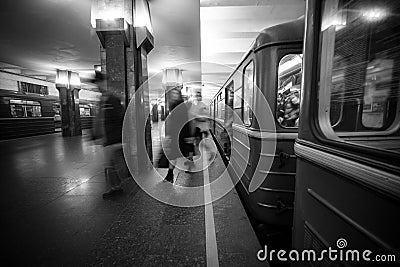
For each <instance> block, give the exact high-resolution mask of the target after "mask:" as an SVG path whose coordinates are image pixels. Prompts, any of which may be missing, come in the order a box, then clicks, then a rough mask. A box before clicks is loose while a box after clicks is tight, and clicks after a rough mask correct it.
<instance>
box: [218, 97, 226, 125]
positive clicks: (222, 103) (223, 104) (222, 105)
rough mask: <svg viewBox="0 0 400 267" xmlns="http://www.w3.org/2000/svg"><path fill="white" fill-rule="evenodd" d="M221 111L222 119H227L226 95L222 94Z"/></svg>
mask: <svg viewBox="0 0 400 267" xmlns="http://www.w3.org/2000/svg"><path fill="white" fill-rule="evenodd" d="M219 104H220V110H221V116H220V117H219V118H220V119H223V120H224V119H225V94H221V97H220V101H219Z"/></svg>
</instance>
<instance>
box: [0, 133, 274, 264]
mask: <svg viewBox="0 0 400 267" xmlns="http://www.w3.org/2000/svg"><path fill="white" fill-rule="evenodd" d="M0 151H1V154H0V157H1V160H0V170H1V175H0V176H1V179H0V184H1V188H2V189H3V190H2V193H1V194H0V203H1V204H0V205H1V233H2V234H1V242H2V247H3V249H2V252H1V265H2V266H10V265H12V266H20V265H29V266H37V265H40V266H99V265H100V266H268V264H267V263H266V262H260V261H258V259H257V252H258V251H259V250H260V249H261V245H260V244H259V242H258V240H257V237H256V235H255V233H254V231H253V228H252V226H251V224H250V221H249V219H248V217H247V215H246V212H245V210H244V208H243V206H242V203H241V202H240V199H239V197H238V195H237V193H236V191H235V189H234V188H233V189H232V190H230V191H229V192H228V193H227V194H226V195H225V196H223V197H222V198H220V199H218V200H216V201H214V202H212V204H208V205H202V206H197V207H177V206H171V205H168V204H165V203H163V202H160V201H158V200H156V199H154V198H153V197H151V196H150V195H148V194H147V193H146V192H145V191H144V190H142V188H140V187H139V186H138V184H137V183H136V182H135V180H134V179H132V178H129V179H126V180H125V181H124V185H123V189H124V192H123V194H121V195H119V196H117V197H115V198H112V199H108V200H104V199H103V198H102V193H103V192H105V191H106V184H105V178H104V167H103V166H104V165H103V164H104V156H103V153H102V152H103V147H102V146H101V145H96V144H95V143H94V142H93V141H91V140H90V135H89V132H88V131H84V133H83V135H82V136H78V137H70V138H63V137H62V136H61V133H56V134H50V135H43V136H35V137H29V138H21V139H14V140H8V141H2V142H0ZM223 169H224V165H223V163H222V160H221V158H220V157H219V156H217V157H216V159H215V160H214V162H213V163H212V164H211V165H210V166H209V167H208V168H206V169H205V170H204V171H199V172H194V173H185V172H184V171H179V170H175V177H176V179H175V182H174V184H170V183H168V182H163V181H162V179H160V180H159V181H158V182H156V183H155V184H154V186H157V187H159V189H163V188H166V187H168V188H169V189H168V190H170V191H168V192H169V194H171V192H175V193H176V194H180V192H181V191H180V190H181V188H182V187H190V186H200V187H201V186H202V185H204V184H207V183H208V182H209V181H213V179H215V177H217V176H219V175H220V173H221V171H222V170H223ZM157 172H159V173H160V177H162V176H164V175H165V174H166V172H167V169H157ZM204 188H206V189H204V191H203V193H204V194H203V196H204V197H205V198H210V199H212V195H213V194H215V192H217V191H218V188H213V187H212V186H210V187H204ZM207 190H208V191H207ZM171 196H172V197H173V194H171ZM185 197H188V198H191V197H193V196H190V195H187V196H185Z"/></svg>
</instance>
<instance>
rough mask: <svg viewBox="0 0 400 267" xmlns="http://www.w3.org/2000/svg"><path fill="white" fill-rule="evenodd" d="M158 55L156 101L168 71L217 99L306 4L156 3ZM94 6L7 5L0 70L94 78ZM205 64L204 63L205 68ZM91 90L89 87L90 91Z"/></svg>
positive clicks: (78, 0)
mask: <svg viewBox="0 0 400 267" xmlns="http://www.w3.org/2000/svg"><path fill="white" fill-rule="evenodd" d="M149 3H150V11H151V17H152V18H151V19H152V25H153V31H154V32H153V35H154V39H155V48H154V49H153V50H152V51H151V52H150V54H149V55H148V71H149V77H150V81H149V84H150V89H151V91H150V95H151V97H152V98H154V97H156V96H157V95H158V94H160V93H161V92H162V89H161V88H162V87H161V78H162V70H163V69H164V68H169V67H178V68H180V69H182V73H183V81H184V85H185V86H191V85H189V84H192V85H193V84H195V86H198V87H200V86H201V85H204V86H202V88H203V97H204V100H205V101H207V99H210V98H211V96H212V95H213V94H214V93H215V91H216V90H217V88H218V85H221V84H222V83H223V81H224V80H225V79H226V78H227V76H228V75H229V73H230V72H231V71H232V68H233V67H234V66H235V65H236V64H237V63H239V62H240V59H241V58H242V57H243V55H244V53H245V52H246V51H247V50H248V49H249V47H250V45H251V43H252V42H253V40H254V39H255V37H256V36H257V33H258V32H260V31H261V30H262V29H263V28H265V27H268V26H271V25H275V24H278V23H281V22H285V21H289V20H293V19H296V18H298V17H300V16H302V15H303V14H304V9H305V1H304V0H200V1H199V0H151V1H149ZM90 8H91V2H90V0H34V1H32V0H1V1H0V33H1V34H0V62H2V63H0V69H6V70H12V69H17V70H18V71H20V72H21V73H22V74H25V75H33V76H40V77H45V78H46V79H48V80H50V81H54V79H55V70H56V69H57V68H59V69H70V70H73V71H78V72H79V73H80V76H81V77H82V78H83V79H82V80H83V82H85V79H89V78H91V77H93V74H94V71H93V66H94V65H95V64H99V61H100V51H99V46H100V43H99V40H98V37H97V35H96V33H95V31H94V30H93V29H92V27H91V25H90ZM200 62H201V63H200ZM84 86H85V85H84Z"/></svg>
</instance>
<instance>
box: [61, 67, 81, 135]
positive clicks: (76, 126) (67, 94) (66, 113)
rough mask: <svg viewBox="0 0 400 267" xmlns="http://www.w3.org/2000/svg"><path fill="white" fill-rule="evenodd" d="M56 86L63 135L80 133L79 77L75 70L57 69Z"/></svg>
mask: <svg viewBox="0 0 400 267" xmlns="http://www.w3.org/2000/svg"><path fill="white" fill-rule="evenodd" d="M56 88H57V89H58V91H59V97H60V104H61V128H62V135H63V136H76V135H82V127H81V116H80V111H79V90H80V89H81V88H80V78H79V74H78V73H76V72H71V71H68V70H57V76H56Z"/></svg>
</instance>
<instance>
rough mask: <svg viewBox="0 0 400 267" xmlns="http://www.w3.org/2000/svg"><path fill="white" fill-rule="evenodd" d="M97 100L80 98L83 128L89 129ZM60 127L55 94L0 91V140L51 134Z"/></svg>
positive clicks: (57, 99)
mask: <svg viewBox="0 0 400 267" xmlns="http://www.w3.org/2000/svg"><path fill="white" fill-rule="evenodd" d="M97 108H98V101H90V100H85V99H80V100H79V109H80V115H81V124H82V128H83V129H86V128H91V127H92V120H93V118H94V116H95V115H96V112H97ZM57 128H61V107H60V100H59V97H58V96H52V95H41V94H38V93H26V92H20V91H11V90H0V129H1V133H0V139H9V138H17V137H25V136H32V135H37V134H46V133H53V132H54V131H55V129H57Z"/></svg>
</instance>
